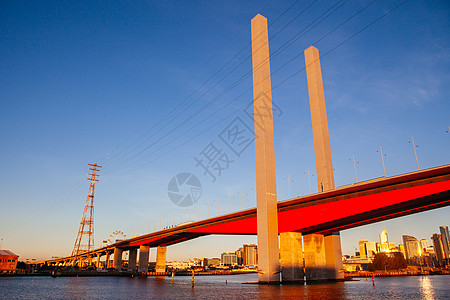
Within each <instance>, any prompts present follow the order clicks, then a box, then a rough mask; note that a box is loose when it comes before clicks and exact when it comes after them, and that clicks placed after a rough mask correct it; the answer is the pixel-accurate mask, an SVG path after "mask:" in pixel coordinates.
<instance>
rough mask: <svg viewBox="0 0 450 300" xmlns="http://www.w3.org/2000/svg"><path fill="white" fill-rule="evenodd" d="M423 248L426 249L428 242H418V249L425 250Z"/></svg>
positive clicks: (422, 240) (423, 240)
mask: <svg viewBox="0 0 450 300" xmlns="http://www.w3.org/2000/svg"><path fill="white" fill-rule="evenodd" d="M425 248H428V240H426V239H421V240H420V249H422V250H423V249H425Z"/></svg>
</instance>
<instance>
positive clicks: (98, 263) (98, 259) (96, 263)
mask: <svg viewBox="0 0 450 300" xmlns="http://www.w3.org/2000/svg"><path fill="white" fill-rule="evenodd" d="M100 257H101V255H100V253H97V260H96V261H95V267H96V268H100Z"/></svg>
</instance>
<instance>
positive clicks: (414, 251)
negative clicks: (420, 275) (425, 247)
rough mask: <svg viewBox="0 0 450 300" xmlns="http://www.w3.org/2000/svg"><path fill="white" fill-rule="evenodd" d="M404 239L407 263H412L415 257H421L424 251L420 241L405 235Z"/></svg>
mask: <svg viewBox="0 0 450 300" xmlns="http://www.w3.org/2000/svg"><path fill="white" fill-rule="evenodd" d="M402 238H403V245H404V246H405V254H406V261H412V260H413V259H414V258H415V257H420V253H421V252H422V251H421V249H420V243H419V241H418V240H417V239H416V238H415V237H413V236H410V235H403V236H402Z"/></svg>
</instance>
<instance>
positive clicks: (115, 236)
mask: <svg viewBox="0 0 450 300" xmlns="http://www.w3.org/2000/svg"><path fill="white" fill-rule="evenodd" d="M126 237H127V236H126V235H125V233H123V232H122V231H120V230H116V231H114V232H113V233H112V234H111V235H110V236H109V238H108V240H107V241H103V243H105V244H106V245H111V244H115V243H117V242H120V241H123V240H125V239H126Z"/></svg>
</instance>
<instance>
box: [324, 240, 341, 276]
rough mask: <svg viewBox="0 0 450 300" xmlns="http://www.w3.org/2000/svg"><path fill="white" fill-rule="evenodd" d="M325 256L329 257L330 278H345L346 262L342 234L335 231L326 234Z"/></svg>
mask: <svg viewBox="0 0 450 300" xmlns="http://www.w3.org/2000/svg"><path fill="white" fill-rule="evenodd" d="M325 256H326V259H327V269H328V272H329V273H328V279H331V280H342V279H344V264H343V263H342V250H341V235H340V234H339V232H333V233H332V234H330V235H326V236H325Z"/></svg>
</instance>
